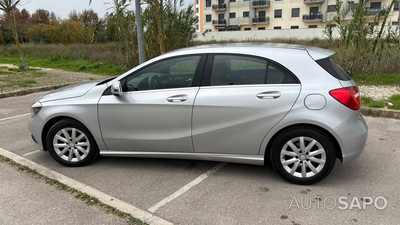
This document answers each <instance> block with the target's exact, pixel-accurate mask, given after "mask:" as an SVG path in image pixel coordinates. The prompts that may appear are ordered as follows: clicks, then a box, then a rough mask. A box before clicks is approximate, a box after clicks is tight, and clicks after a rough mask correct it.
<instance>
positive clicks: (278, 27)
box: [274, 27, 282, 30]
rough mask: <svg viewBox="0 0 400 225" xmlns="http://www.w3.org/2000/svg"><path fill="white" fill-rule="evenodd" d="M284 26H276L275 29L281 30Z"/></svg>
mask: <svg viewBox="0 0 400 225" xmlns="http://www.w3.org/2000/svg"><path fill="white" fill-rule="evenodd" d="M280 29H282V27H274V30H280Z"/></svg>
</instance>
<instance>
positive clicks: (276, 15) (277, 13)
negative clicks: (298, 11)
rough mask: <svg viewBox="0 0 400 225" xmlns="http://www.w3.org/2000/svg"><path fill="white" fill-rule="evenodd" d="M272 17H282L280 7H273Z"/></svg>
mask: <svg viewBox="0 0 400 225" xmlns="http://www.w3.org/2000/svg"><path fill="white" fill-rule="evenodd" d="M274 18H282V9H275V13H274Z"/></svg>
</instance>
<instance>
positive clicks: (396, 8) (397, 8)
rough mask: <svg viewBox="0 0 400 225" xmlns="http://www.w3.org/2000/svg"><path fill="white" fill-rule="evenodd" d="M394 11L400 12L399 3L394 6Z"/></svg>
mask: <svg viewBox="0 0 400 225" xmlns="http://www.w3.org/2000/svg"><path fill="white" fill-rule="evenodd" d="M393 11H399V2H398V1H397V2H395V3H394V6H393Z"/></svg>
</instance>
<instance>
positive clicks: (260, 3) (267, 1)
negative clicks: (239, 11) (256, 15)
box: [253, 0, 271, 8]
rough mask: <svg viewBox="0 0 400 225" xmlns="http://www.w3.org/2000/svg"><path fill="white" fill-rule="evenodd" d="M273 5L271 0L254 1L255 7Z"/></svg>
mask: <svg viewBox="0 0 400 225" xmlns="http://www.w3.org/2000/svg"><path fill="white" fill-rule="evenodd" d="M270 5H271V0H259V1H253V8H264V7H269V6H270Z"/></svg>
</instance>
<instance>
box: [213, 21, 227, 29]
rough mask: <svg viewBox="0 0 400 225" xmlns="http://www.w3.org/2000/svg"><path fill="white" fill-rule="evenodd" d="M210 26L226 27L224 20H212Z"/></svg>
mask: <svg viewBox="0 0 400 225" xmlns="http://www.w3.org/2000/svg"><path fill="white" fill-rule="evenodd" d="M212 25H213V26H214V27H225V26H226V20H213V21H212Z"/></svg>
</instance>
